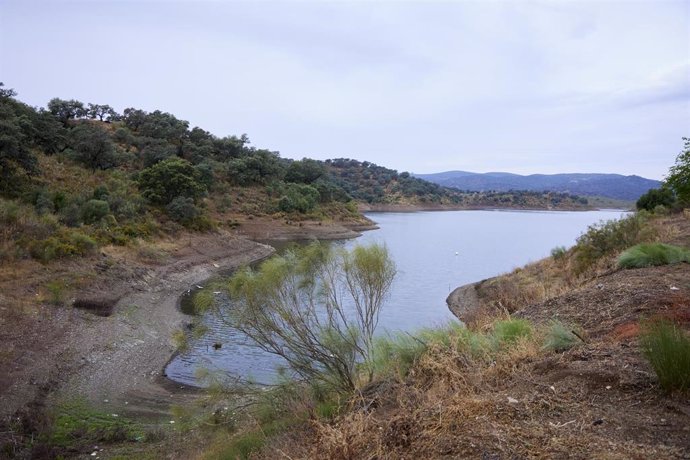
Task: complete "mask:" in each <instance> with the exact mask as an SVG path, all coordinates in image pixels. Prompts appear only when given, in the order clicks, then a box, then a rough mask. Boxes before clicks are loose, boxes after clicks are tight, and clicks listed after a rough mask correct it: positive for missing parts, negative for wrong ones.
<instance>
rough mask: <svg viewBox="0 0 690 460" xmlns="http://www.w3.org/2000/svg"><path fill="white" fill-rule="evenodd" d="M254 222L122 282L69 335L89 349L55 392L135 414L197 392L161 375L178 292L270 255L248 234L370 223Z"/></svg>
mask: <svg viewBox="0 0 690 460" xmlns="http://www.w3.org/2000/svg"><path fill="white" fill-rule="evenodd" d="M254 223H255V226H254V227H253V228H251V229H247V228H242V230H244V231H242V232H238V233H239V234H237V233H236V234H234V235H232V234H230V235H229V234H222V233H220V234H215V235H207V236H206V237H203V236H202V237H197V238H194V237H192V238H191V239H190V244H189V246H188V248H186V249H187V251H186V252H187V254H186V255H183V256H182V257H180V259H179V260H175V261H173V262H171V263H168V264H165V265H162V266H160V267H156V268H154V269H153V270H151V272H150V273H148V274H147V276H144V277H142V278H139V279H137V280H135V281H134V282H133V283H129V285H128V286H125V288H129V292H128V293H127V294H125V295H124V296H122V298H120V300H119V301H118V302H117V304H116V306H115V311H114V313H113V315H112V316H111V317H109V318H105V321H102V322H97V323H96V324H94V327H93V328H89V329H88V330H85V331H84V332H85V334H84V335H86V336H87V337H80V338H78V339H77V340H76V342H77V343H79V344H84V342H87V343H88V345H87V347H88V348H89V349H90V353H88V354H86V356H84V357H82V358H81V362H79V363H77V365H76V366H75V367H76V369H75V371H74V372H72V373H70V375H69V376H68V377H67V379H66V381H65V382H64V383H62V384H61V385H60V387H59V389H58V391H57V392H56V396H58V397H68V398H69V397H72V396H75V395H79V396H82V397H85V398H86V399H87V400H88V401H89V402H91V403H92V404H94V405H95V406H101V407H108V410H112V409H115V408H116V409H117V410H118V411H120V412H121V413H123V414H129V415H132V416H136V417H144V418H150V417H154V418H160V417H164V416H167V414H168V413H169V408H170V406H171V405H172V404H175V405H184V404H187V403H190V402H191V401H192V400H193V399H194V398H195V397H196V395H198V394H199V392H200V391H201V390H200V389H199V388H198V387H195V386H191V385H186V384H183V383H180V382H177V381H175V380H172V379H170V378H168V377H167V375H166V374H165V368H166V367H167V365H168V363H169V362H170V361H171V360H172V359H174V357H175V355H176V354H177V352H178V348H177V345H176V344H175V343H174V341H173V338H172V337H173V334H174V333H175V332H176V331H178V330H184V328H185V326H186V325H187V324H189V323H190V322H191V318H190V317H189V316H188V315H186V314H185V313H183V312H182V311H181V309H180V302H181V297H182V295H183V294H184V293H185V292H186V291H187V290H188V289H189V288H190V287H191V286H194V285H197V284H202V283H205V282H206V281H207V280H209V279H211V278H213V277H214V276H217V275H218V274H219V273H223V272H228V271H233V270H236V269H237V268H239V267H241V266H243V265H247V264H251V263H254V262H257V261H260V260H263V259H266V258H268V257H270V256H271V255H272V254H274V253H275V248H274V247H272V246H270V245H268V244H265V243H262V242H259V241H255V240H254V239H253V238H252V236H254V235H256V234H263V235H268V236H269V238H270V241H278V242H279V241H290V240H336V239H346V238H356V237H359V236H361V233H360V231H365V230H369V229H372V228H378V227H376V225H375V224H373V223H366V224H364V223H362V224H354V225H348V226H347V227H346V226H344V225H334V224H327V225H323V224H322V225H318V224H313V223H307V224H304V225H301V226H298V227H297V228H293V226H291V225H280V224H279V225H274V224H275V222H273V223H271V222H263V221H261V220H259V219H257V220H255V221H254ZM256 224H258V225H256ZM265 224H269V226H270V228H265ZM242 227H244V225H243V226H242ZM248 230H249V231H248ZM251 230H254V231H253V232H252V231H251ZM197 240H198V241H197ZM197 245H198V247H195V246H197ZM133 307H136V308H133ZM87 315H88V314H87Z"/></svg>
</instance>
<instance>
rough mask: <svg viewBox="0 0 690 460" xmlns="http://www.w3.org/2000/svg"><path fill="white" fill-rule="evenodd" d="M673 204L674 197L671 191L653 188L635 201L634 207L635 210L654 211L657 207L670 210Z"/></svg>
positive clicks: (664, 188)
mask: <svg viewBox="0 0 690 460" xmlns="http://www.w3.org/2000/svg"><path fill="white" fill-rule="evenodd" d="M675 202H676V197H675V195H674V194H673V191H672V190H671V189H669V188H666V187H662V188H653V189H651V190H649V191H648V192H647V193H645V194H644V195H642V196H641V197H640V198H639V199H638V200H637V203H636V207H637V209H644V210H647V211H655V209H656V207H657V206H662V207H665V208H670V207H672V206H673V205H674V204H675Z"/></svg>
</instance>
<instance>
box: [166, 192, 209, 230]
mask: <svg viewBox="0 0 690 460" xmlns="http://www.w3.org/2000/svg"><path fill="white" fill-rule="evenodd" d="M165 210H166V211H167V213H168V215H169V216H170V217H171V218H172V220H174V221H175V222H178V223H181V224H183V225H189V224H191V223H192V222H193V221H194V220H195V219H197V218H199V216H201V210H200V209H199V208H198V207H197V206H196V205H195V204H194V200H193V199H192V198H189V197H186V196H178V197H177V198H175V199H174V200H172V201H171V202H170V203H169V204H168V205H167V206H166V207H165Z"/></svg>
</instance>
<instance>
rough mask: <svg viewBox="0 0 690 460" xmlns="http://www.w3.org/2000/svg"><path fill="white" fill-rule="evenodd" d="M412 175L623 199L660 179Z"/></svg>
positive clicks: (468, 185)
mask: <svg viewBox="0 0 690 460" xmlns="http://www.w3.org/2000/svg"><path fill="white" fill-rule="evenodd" d="M415 177H419V178H420V179H425V180H428V181H430V182H434V183H436V184H439V185H443V186H445V187H453V188H456V189H459V190H472V191H489V190H495V191H508V190H533V191H544V190H548V191H553V192H564V193H571V194H574V195H585V196H601V197H607V198H614V199H618V200H627V201H634V200H637V199H638V198H639V197H640V196H641V195H642V194H644V193H646V192H647V191H648V190H649V189H653V188H659V187H660V186H661V182H659V181H657V180H652V179H645V178H643V177H639V176H622V175H620V174H551V175H549V174H532V175H529V176H521V175H519V174H511V173H501V172H490V173H483V174H482V173H471V172H467V171H447V172H441V173H435V174H415Z"/></svg>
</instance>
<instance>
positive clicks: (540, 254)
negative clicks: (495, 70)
mask: <svg viewBox="0 0 690 460" xmlns="http://www.w3.org/2000/svg"><path fill="white" fill-rule="evenodd" d="M622 214H623V212H622V211H589V212H561V211H558V212H555V211H554V212H551V211H434V212H416V213H369V214H367V217H369V218H370V219H372V220H373V221H375V222H376V223H377V224H378V225H379V227H380V228H379V229H378V230H372V231H368V232H365V233H364V235H363V236H361V237H360V238H357V239H355V240H348V241H345V242H339V243H336V244H344V245H345V246H346V247H351V246H353V245H356V244H367V243H371V242H376V243H382V244H385V245H386V246H387V247H388V249H389V251H390V253H391V256H392V257H393V260H394V261H395V264H396V266H397V269H398V274H397V276H396V279H395V282H394V283H393V286H392V289H391V295H390V297H389V298H388V300H387V301H386V303H385V304H384V306H383V308H382V310H381V316H380V321H379V332H380V333H385V332H386V331H401V330H402V331H409V332H412V331H415V330H416V329H419V328H421V327H426V326H435V325H440V324H443V323H445V322H447V321H449V320H452V319H454V317H453V315H452V314H451V313H450V311H449V310H448V307H447V306H446V302H445V300H446V297H447V296H448V295H449V294H450V292H451V291H452V290H453V289H455V288H456V287H458V286H461V285H463V284H468V283H472V282H475V281H480V280H482V279H485V278H489V277H492V276H496V275H499V274H501V273H505V272H508V271H511V270H512V269H514V268H516V267H520V266H522V265H525V264H526V263H529V262H532V261H536V260H539V259H541V258H544V257H546V256H548V255H549V254H550V252H551V249H553V248H555V247H557V246H566V247H569V246H572V245H573V244H574V243H575V240H576V238H577V237H578V236H579V235H580V234H582V233H583V232H584V231H585V230H586V229H587V227H588V226H589V225H591V224H594V223H597V222H600V221H602V220H608V219H617V218H619V217H621V215H622ZM218 298H219V299H221V301H225V302H227V299H225V298H224V297H223V296H222V295H219V296H218ZM203 322H204V323H205V325H206V326H207V327H208V328H209V333H208V334H207V335H206V336H204V337H203V338H202V339H200V340H197V341H195V342H194V343H193V344H192V346H191V347H190V350H189V351H187V352H185V353H181V354H179V355H177V356H176V357H175V358H173V359H172V360H171V362H170V363H169V364H168V366H167V368H166V374H167V375H168V377H169V378H171V379H172V380H174V381H177V382H181V383H185V384H188V385H195V386H199V385H203V383H201V382H199V381H198V379H197V378H196V374H197V370H198V369H200V368H201V369H207V370H209V371H211V372H212V373H214V375H217V376H222V377H226V376H240V377H242V378H250V379H252V380H254V381H257V382H261V383H269V382H270V381H271V380H272V379H273V378H274V377H275V368H276V366H277V365H279V364H280V362H279V361H278V360H277V359H276V358H275V357H273V356H272V355H269V354H267V353H265V352H262V351H261V350H258V349H257V348H256V347H253V346H251V344H248V343H246V341H245V340H244V338H243V337H242V336H241V335H240V334H239V333H237V332H235V331H233V330H232V329H230V328H228V327H227V326H226V325H225V324H224V323H223V321H221V320H220V319H219V318H218V317H215V316H214V315H212V314H207V315H206V316H205V317H204V318H203ZM214 343H221V344H222V347H221V348H219V349H214V347H213V344H214Z"/></svg>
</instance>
